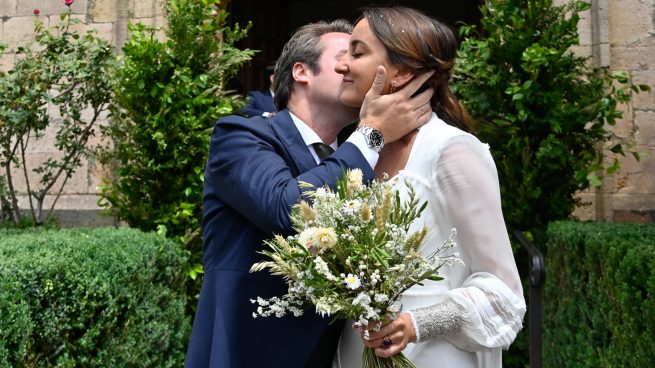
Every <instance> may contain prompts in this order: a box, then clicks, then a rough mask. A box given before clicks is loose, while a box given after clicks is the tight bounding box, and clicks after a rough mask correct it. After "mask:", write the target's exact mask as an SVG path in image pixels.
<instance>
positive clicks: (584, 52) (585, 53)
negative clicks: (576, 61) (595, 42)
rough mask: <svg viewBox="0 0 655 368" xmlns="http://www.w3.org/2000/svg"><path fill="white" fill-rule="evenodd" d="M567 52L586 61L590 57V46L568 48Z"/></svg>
mask: <svg viewBox="0 0 655 368" xmlns="http://www.w3.org/2000/svg"><path fill="white" fill-rule="evenodd" d="M569 51H571V52H572V53H574V54H575V55H577V56H580V57H584V58H588V59H590V58H591V57H592V48H591V46H571V48H569Z"/></svg>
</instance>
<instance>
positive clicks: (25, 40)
mask: <svg viewBox="0 0 655 368" xmlns="http://www.w3.org/2000/svg"><path fill="white" fill-rule="evenodd" d="M34 20H35V18H34V16H28V17H13V18H10V19H8V20H6V21H5V22H4V27H3V32H2V42H3V43H4V44H6V45H7V46H8V48H7V49H6V50H5V52H7V53H13V52H16V48H17V47H18V46H27V44H29V43H32V42H33V39H34Z"/></svg>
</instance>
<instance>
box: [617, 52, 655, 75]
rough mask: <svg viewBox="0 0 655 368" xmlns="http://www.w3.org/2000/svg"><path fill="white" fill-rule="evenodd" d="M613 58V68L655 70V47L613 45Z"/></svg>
mask: <svg viewBox="0 0 655 368" xmlns="http://www.w3.org/2000/svg"><path fill="white" fill-rule="evenodd" d="M611 60H612V63H611V68H612V69H613V70H627V71H634V70H655V48H653V47H612V48H611Z"/></svg>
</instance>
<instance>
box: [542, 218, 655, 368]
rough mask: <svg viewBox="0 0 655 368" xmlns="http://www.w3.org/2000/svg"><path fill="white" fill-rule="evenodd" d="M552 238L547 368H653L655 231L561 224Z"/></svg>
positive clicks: (648, 227)
mask: <svg viewBox="0 0 655 368" xmlns="http://www.w3.org/2000/svg"><path fill="white" fill-rule="evenodd" d="M548 233H549V237H550V241H549V242H548V246H547V259H548V277H547V279H546V287H545V294H544V301H545V306H544V312H545V316H544V364H545V366H548V367H594V368H595V367H649V366H651V365H652V364H653V362H655V350H654V349H653V346H655V226H654V225H652V224H651V225H643V224H597V223H576V222H556V223H553V224H551V226H549V229H548Z"/></svg>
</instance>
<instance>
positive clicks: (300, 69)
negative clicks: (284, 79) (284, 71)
mask: <svg viewBox="0 0 655 368" xmlns="http://www.w3.org/2000/svg"><path fill="white" fill-rule="evenodd" d="M291 73H292V75H293V79H294V80H295V81H296V82H298V83H303V84H306V83H307V82H308V81H309V74H310V73H311V71H310V70H309V67H308V66H307V65H306V64H304V63H301V62H296V63H294V64H293V68H292V69H291Z"/></svg>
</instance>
